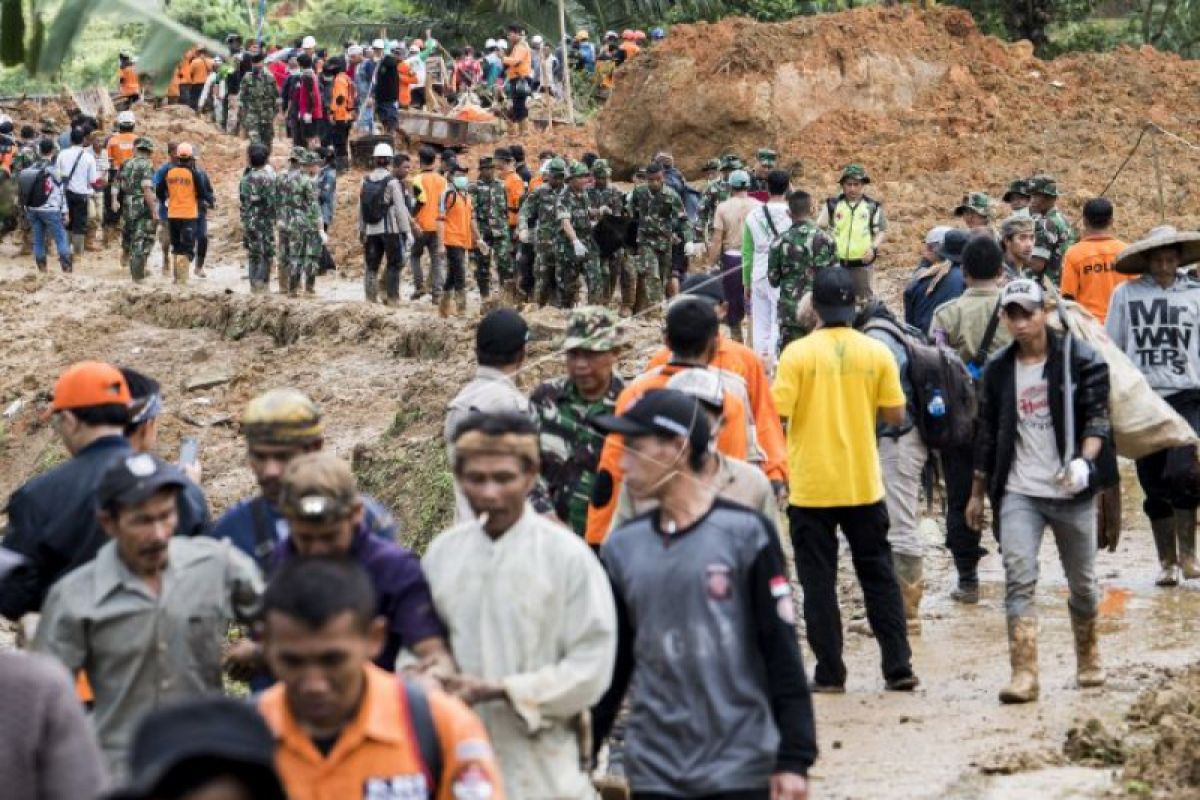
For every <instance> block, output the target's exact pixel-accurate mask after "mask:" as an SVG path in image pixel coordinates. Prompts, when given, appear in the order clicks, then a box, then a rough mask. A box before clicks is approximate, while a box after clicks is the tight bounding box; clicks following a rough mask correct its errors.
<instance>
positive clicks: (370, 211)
mask: <svg viewBox="0 0 1200 800" xmlns="http://www.w3.org/2000/svg"><path fill="white" fill-rule="evenodd" d="M393 180H395V178H393V177H391V176H390V175H389V176H388V177H386V178H382V179H380V180H377V181H373V180H370V179H368V178H364V179H363V185H362V195H361V197H359V201H358V202H359V207H360V209H361V211H362V218H363V222H365V223H366V224H367V225H378V224H379V223H381V222H383V221H384V219H385V218H386V217H387V213H388V209H389V208H391V206H392V202H391V198H390V197H389V192H388V187H389V186H390V185H391V182H392V181H393Z"/></svg>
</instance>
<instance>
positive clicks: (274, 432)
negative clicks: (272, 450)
mask: <svg viewBox="0 0 1200 800" xmlns="http://www.w3.org/2000/svg"><path fill="white" fill-rule="evenodd" d="M242 433H243V434H244V435H245V437H246V439H247V440H249V441H251V442H262V443H270V444H281V445H304V444H313V443H315V442H319V441H320V440H321V438H322V437H323V436H324V433H325V429H324V426H323V425H322V424H321V409H320V408H319V407H318V406H317V404H316V403H314V402H313V401H312V400H311V399H310V398H309V397H308V395H306V394H304V393H302V392H300V391H297V390H296V389H272V390H271V391H269V392H266V393H265V394H260V395H259V396H258V397H256V398H254V399H253V400H251V401H250V403H249V404H248V405H247V406H246V412H245V413H244V414H242Z"/></svg>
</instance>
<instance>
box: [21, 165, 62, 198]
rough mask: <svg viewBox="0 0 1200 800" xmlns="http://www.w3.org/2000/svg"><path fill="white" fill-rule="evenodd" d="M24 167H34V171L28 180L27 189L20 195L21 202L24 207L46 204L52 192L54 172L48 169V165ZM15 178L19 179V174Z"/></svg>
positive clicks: (28, 168) (29, 168) (32, 168)
mask: <svg viewBox="0 0 1200 800" xmlns="http://www.w3.org/2000/svg"><path fill="white" fill-rule="evenodd" d="M26 169H27V170H35V169H36V173H35V174H34V176H33V179H32V180H31V181H30V182H29V188H28V190H27V191H25V192H23V193H22V195H21V204H22V205H24V206H25V208H41V207H42V206H44V205H46V202H47V201H48V200H49V199H50V195H51V194H53V193H54V185H55V181H54V174H53V173H52V172H51V171H50V167H49V166H44V167H27V168H26ZM17 180H18V182H19V181H20V176H18V177H17Z"/></svg>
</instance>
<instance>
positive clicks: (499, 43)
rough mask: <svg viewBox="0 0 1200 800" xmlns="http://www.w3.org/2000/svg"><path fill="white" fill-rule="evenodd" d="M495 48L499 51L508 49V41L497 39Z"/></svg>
mask: <svg viewBox="0 0 1200 800" xmlns="http://www.w3.org/2000/svg"><path fill="white" fill-rule="evenodd" d="M496 47H499V48H500V49H501V50H507V49H508V39H497V40H496Z"/></svg>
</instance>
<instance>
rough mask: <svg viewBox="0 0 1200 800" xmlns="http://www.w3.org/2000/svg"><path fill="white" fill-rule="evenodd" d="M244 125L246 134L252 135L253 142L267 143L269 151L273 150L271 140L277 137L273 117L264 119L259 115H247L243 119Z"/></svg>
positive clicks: (251, 141)
mask: <svg viewBox="0 0 1200 800" xmlns="http://www.w3.org/2000/svg"><path fill="white" fill-rule="evenodd" d="M242 125H243V127H245V129H246V134H247V135H248V136H249V137H250V143H251V144H265V145H266V146H267V151H268V152H270V150H271V142H272V141H274V139H275V121H274V119H273V118H271V117H267V118H266V119H263V118H262V117H258V116H250V115H246V116H245V117H243V119H242Z"/></svg>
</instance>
